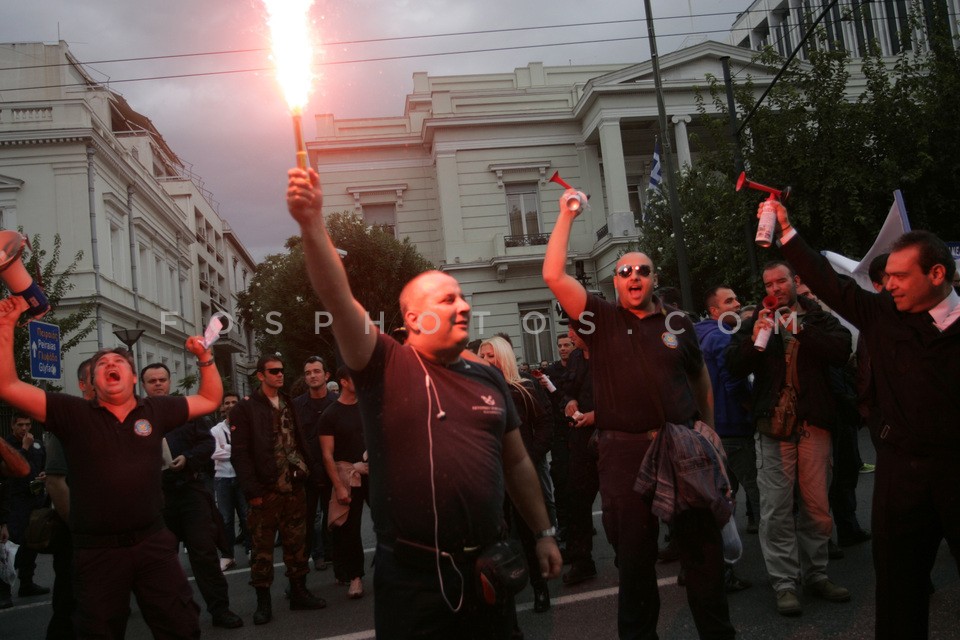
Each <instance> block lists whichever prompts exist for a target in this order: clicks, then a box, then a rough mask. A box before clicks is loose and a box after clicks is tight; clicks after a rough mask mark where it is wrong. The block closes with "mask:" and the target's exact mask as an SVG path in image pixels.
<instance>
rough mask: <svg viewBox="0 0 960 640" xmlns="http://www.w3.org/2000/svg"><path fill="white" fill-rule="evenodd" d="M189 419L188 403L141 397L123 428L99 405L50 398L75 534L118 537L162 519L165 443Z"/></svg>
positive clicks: (53, 430) (179, 399)
mask: <svg viewBox="0 0 960 640" xmlns="http://www.w3.org/2000/svg"><path fill="white" fill-rule="evenodd" d="M188 415H189V413H188V409H187V399H186V398H183V397H180V396H162V397H155V398H139V399H138V400H137V406H136V407H135V408H134V409H133V411H131V412H130V413H129V415H127V417H126V419H125V420H124V421H123V422H122V423H121V422H119V421H118V420H117V418H116V417H115V416H114V415H113V414H112V413H110V411H108V410H107V409H105V408H103V407H101V406H100V405H99V404H98V403H97V401H96V400H84V399H83V398H78V397H75V396H70V395H66V394H63V393H47V422H46V425H45V426H46V428H47V430H48V431H50V433H53V434H54V435H56V436H57V437H58V438H60V442H61V443H62V444H63V450H64V452H65V453H66V458H67V465H68V466H69V468H70V527H71V529H72V530H73V531H74V532H76V533H81V534H85V535H107V534H118V533H124V532H128V531H134V530H137V529H143V528H145V527H148V526H150V525H151V524H153V523H154V522H157V521H158V520H160V518H161V515H160V510H161V507H162V503H163V498H162V492H161V485H160V468H161V467H162V466H163V455H162V453H161V441H162V440H163V436H164V434H166V433H167V432H169V431H171V430H172V429H175V428H176V427H178V426H179V425H181V424H183V423H184V422H186V421H187V416H188Z"/></svg>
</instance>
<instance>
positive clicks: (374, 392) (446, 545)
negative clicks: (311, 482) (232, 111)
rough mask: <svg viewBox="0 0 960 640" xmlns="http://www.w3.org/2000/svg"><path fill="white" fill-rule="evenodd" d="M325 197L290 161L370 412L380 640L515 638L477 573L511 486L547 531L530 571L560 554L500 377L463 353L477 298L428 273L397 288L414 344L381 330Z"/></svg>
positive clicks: (292, 194)
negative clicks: (335, 234) (336, 237)
mask: <svg viewBox="0 0 960 640" xmlns="http://www.w3.org/2000/svg"><path fill="white" fill-rule="evenodd" d="M322 203H323V194H322V192H321V190H320V179H319V176H318V175H317V173H316V172H315V171H314V170H313V169H308V170H302V169H291V170H290V172H289V187H288V189H287V207H288V208H289V210H290V213H291V215H292V216H293V217H294V219H295V220H296V221H297V222H298V223H299V225H300V230H301V235H302V238H303V248H304V254H305V259H306V268H307V274H308V276H309V277H310V281H311V283H312V284H313V287H314V290H315V291H316V292H317V296H318V297H319V299H320V301H321V302H322V303H323V306H324V308H325V309H327V311H329V312H330V314H331V315H332V318H333V332H334V336H335V337H336V340H337V345H338V346H339V349H340V353H341V355H342V356H343V360H344V363H345V364H346V365H347V366H348V367H349V368H350V370H351V372H352V378H353V380H354V383H355V384H356V388H357V394H358V398H359V404H360V412H361V415H362V416H363V426H364V436H365V442H366V445H367V449H368V453H369V464H370V467H369V468H370V507H371V513H372V516H373V522H374V528H375V530H376V533H377V543H378V544H377V552H376V558H375V562H374V571H375V573H374V596H375V603H374V618H375V626H376V633H377V637H378V638H381V639H383V638H408V637H449V638H507V637H509V634H510V631H511V629H510V627H511V625H510V616H509V615H508V611H507V607H506V603H505V601H503V600H501V599H499V598H498V599H497V601H496V602H494V603H492V604H488V602H487V601H485V600H483V599H481V598H480V595H479V590H478V584H477V580H478V578H477V572H476V570H475V561H476V560H477V558H478V557H479V556H480V554H481V553H482V551H483V549H484V547H487V546H488V545H490V544H491V543H494V542H496V541H497V540H500V539H501V536H502V535H503V533H504V531H503V511H502V508H503V499H504V488H506V490H507V492H508V493H509V494H510V498H511V500H512V501H513V503H514V505H515V506H516V508H517V510H518V512H519V513H520V514H521V515H522V516H523V519H524V520H525V521H526V523H527V524H528V526H530V528H531V530H532V531H535V532H539V533H538V534H537V542H536V555H537V557H538V559H539V563H540V566H539V567H531V570H532V571H537V570H539V571H540V572H541V574H542V575H543V576H544V577H556V576H557V575H558V574H559V573H560V567H561V558H560V551H559V549H558V548H557V545H556V541H555V540H554V537H553V536H554V534H555V533H556V531H555V530H554V529H553V527H551V526H550V520H549V518H548V516H547V510H546V508H545V507H544V503H543V496H542V495H541V492H540V484H539V482H538V480H537V473H536V470H535V468H534V466H533V463H531V462H530V458H529V457H528V456H527V453H526V450H525V449H524V446H523V441H522V440H521V438H520V432H519V431H518V430H517V426H518V425H519V417H518V416H517V412H516V409H515V408H514V406H513V403H512V402H511V400H510V394H509V391H508V390H507V388H506V382H505V381H504V379H503V376H501V375H500V374H498V373H496V372H495V371H494V370H493V369H492V368H491V367H488V366H486V365H484V364H480V363H478V362H476V361H467V360H465V359H463V358H461V353H462V352H463V350H464V348H465V347H466V344H467V342H468V340H469V330H470V326H469V325H470V305H469V303H467V301H466V300H465V299H464V296H463V292H462V291H461V290H460V285H459V284H458V283H457V281H456V280H455V279H453V278H452V277H450V276H449V275H447V274H445V273H441V272H439V271H428V272H425V273H422V274H420V275H418V276H417V277H415V278H414V279H413V280H411V281H410V282H409V283H407V285H406V286H405V287H404V289H403V291H402V292H401V294H400V311H401V314H402V316H403V319H404V324H405V325H406V327H407V330H408V334H409V337H408V340H407V342H406V344H404V345H400V344H398V343H397V341H396V340H394V339H393V338H391V337H390V336H385V335H383V334H381V333H380V332H379V331H378V330H377V328H376V327H375V325H373V323H372V322H371V321H370V318H369V316H368V314H367V311H366V310H365V309H364V308H363V306H362V305H361V304H360V303H359V302H358V301H357V300H356V299H355V298H354V297H353V294H352V292H351V291H350V284H349V282H348V280H347V274H346V271H345V270H344V267H343V263H342V261H341V259H340V257H339V256H338V255H337V251H336V249H335V248H334V246H333V243H332V242H331V241H330V237H329V235H328V234H327V230H326V228H325V226H324V223H323V215H322V211H321V209H322ZM506 600H507V601H509V598H506Z"/></svg>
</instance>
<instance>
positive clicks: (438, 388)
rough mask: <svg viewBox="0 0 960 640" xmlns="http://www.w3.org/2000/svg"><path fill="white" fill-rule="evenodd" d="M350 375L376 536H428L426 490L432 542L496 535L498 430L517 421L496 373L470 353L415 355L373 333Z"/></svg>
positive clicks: (450, 545)
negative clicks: (436, 357) (449, 358)
mask: <svg viewBox="0 0 960 640" xmlns="http://www.w3.org/2000/svg"><path fill="white" fill-rule="evenodd" d="M421 362H422V366H421ZM424 370H426V373H425V371H424ZM427 374H429V376H428V375H427ZM428 377H429V380H430V382H429V383H428V381H427V379H428ZM353 379H354V382H355V383H356V385H357V393H358V396H359V404H360V413H361V415H362V417H363V427H364V435H365V437H366V443H367V450H368V452H369V458H370V460H369V462H370V507H371V509H370V510H371V515H372V516H373V522H374V528H375V529H376V531H377V534H378V536H380V538H381V539H387V540H389V539H390V538H391V537H396V536H399V537H402V538H406V539H409V540H414V541H417V542H420V543H422V544H427V545H431V546H433V545H434V507H433V496H434V495H435V496H436V504H437V509H436V511H437V512H438V513H439V517H438V523H439V536H438V537H439V546H440V548H441V549H448V550H453V549H456V548H458V547H460V546H474V545H482V544H486V543H488V542H491V541H492V540H494V539H496V537H497V535H498V533H499V531H500V528H501V524H502V521H503V498H504V484H503V460H502V441H503V436H504V433H505V432H506V431H508V430H512V429H516V428H517V426H518V425H519V423H520V419H519V417H518V416H517V411H516V409H515V408H514V406H513V401H512V400H510V393H509V391H508V390H507V384H506V382H505V381H504V379H503V376H502V375H500V373H499V372H498V371H496V370H495V369H494V368H493V367H489V366H486V365H484V364H480V363H477V362H467V361H463V360H461V361H458V362H456V363H454V364H452V365H449V366H443V365H439V364H435V363H432V362H429V361H428V360H427V359H426V358H422V356H421V359H420V361H418V359H417V354H416V352H415V351H414V350H413V348H412V347H411V346H409V345H403V346H401V345H400V344H398V343H397V342H396V340H394V339H393V338H391V337H389V336H383V335H379V336H377V345H376V348H375V349H374V351H373V354H372V356H371V358H370V362H369V363H368V364H367V367H366V368H365V369H364V370H363V371H360V372H355V373H354V377H353ZM441 411H442V412H444V417H443V418H442V419H441V418H438V417H437V415H438V414H439V413H440V412H441ZM431 432H432V444H433V447H432V463H433V469H432V470H431Z"/></svg>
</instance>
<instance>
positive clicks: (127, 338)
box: [113, 327, 144, 375]
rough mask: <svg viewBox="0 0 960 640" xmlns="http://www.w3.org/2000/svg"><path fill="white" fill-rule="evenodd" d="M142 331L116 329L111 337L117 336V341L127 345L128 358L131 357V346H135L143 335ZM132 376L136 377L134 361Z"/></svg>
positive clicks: (135, 362) (135, 363)
mask: <svg viewBox="0 0 960 640" xmlns="http://www.w3.org/2000/svg"><path fill="white" fill-rule="evenodd" d="M143 331H144V330H143V329H124V328H122V327H117V328H116V329H114V330H113V335H115V336H117V340H119V341H120V342H122V343H123V344H125V345H127V351H129V352H130V357H134V356H133V345H135V344H137V340H139V339H140V336H142V335H143ZM133 363H134V371H133V373H134V375H136V373H137V371H136V365H137V361H136V360H134V361H133Z"/></svg>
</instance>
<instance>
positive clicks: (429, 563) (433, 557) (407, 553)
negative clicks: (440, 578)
mask: <svg viewBox="0 0 960 640" xmlns="http://www.w3.org/2000/svg"><path fill="white" fill-rule="evenodd" d="M377 548H379V549H382V550H384V551H386V552H387V553H390V554H393V557H394V558H396V559H397V562H399V563H400V564H402V565H404V566H407V567H410V568H412V569H418V570H421V571H436V570H437V555H438V554H439V556H440V560H441V563H452V564H455V565H472V564H473V563H474V562H475V561H476V559H477V558H479V557H480V552H481V551H482V550H483V547H480V546H477V547H462V548H459V549H455V550H450V551H445V550H442V549H441V550H439V551H438V550H437V548H436V547H432V546H430V545H426V544H421V543H419V542H414V541H412V540H405V539H403V538H394V539H392V540H389V539H388V540H384V541H383V542H378V543H377Z"/></svg>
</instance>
